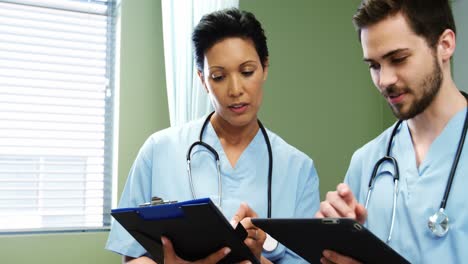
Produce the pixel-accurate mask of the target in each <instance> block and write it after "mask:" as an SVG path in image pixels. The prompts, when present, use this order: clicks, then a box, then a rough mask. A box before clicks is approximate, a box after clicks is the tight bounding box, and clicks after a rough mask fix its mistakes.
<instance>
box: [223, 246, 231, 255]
mask: <svg viewBox="0 0 468 264" xmlns="http://www.w3.org/2000/svg"><path fill="white" fill-rule="evenodd" d="M230 252H231V249H230V248H225V249H224V251H223V253H224V255H227V254H229V253H230Z"/></svg>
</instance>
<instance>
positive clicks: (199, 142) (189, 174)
mask: <svg viewBox="0 0 468 264" xmlns="http://www.w3.org/2000/svg"><path fill="white" fill-rule="evenodd" d="M213 114H214V112H212V113H211V114H209V115H208V117H207V118H206V119H205V122H204V123H203V126H202V128H201V130H200V137H199V140H198V141H196V142H194V143H193V144H192V145H191V146H190V148H189V149H188V151H187V173H188V178H189V184H190V191H191V192H192V198H193V199H195V198H196V195H195V188H194V185H193V181H192V168H191V165H190V161H191V157H190V156H191V154H192V149H193V148H194V147H195V146H198V145H200V146H203V147H205V148H206V149H207V150H208V151H209V152H211V154H213V156H214V158H215V160H216V167H217V172H218V205H219V206H220V207H221V201H222V192H223V190H222V184H221V165H220V164H221V163H220V161H219V154H218V152H217V151H216V150H215V149H214V148H213V147H212V146H210V145H208V144H207V143H205V142H203V140H202V137H203V132H204V131H205V128H206V126H207V125H208V123H209V122H210V118H211V116H212V115H213ZM257 121H258V125H259V127H260V130H261V131H262V134H263V138H265V142H266V145H267V148H268V218H271V181H272V178H273V176H272V169H273V154H272V150H271V144H270V139H269V138H268V134H267V132H266V130H265V128H264V127H263V125H262V123H261V122H260V120H257Z"/></svg>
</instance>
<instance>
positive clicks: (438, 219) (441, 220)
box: [365, 92, 468, 243]
mask: <svg viewBox="0 0 468 264" xmlns="http://www.w3.org/2000/svg"><path fill="white" fill-rule="evenodd" d="M461 93H462V94H463V96H464V97H465V98H466V99H467V101H468V95H467V94H466V93H464V92H461ZM401 123H402V120H399V121H398V122H397V123H396V125H395V127H394V128H393V131H392V135H391V136H390V139H389V141H388V146H387V154H386V155H385V156H384V157H383V158H381V159H379V160H378V161H377V162H376V164H375V166H374V170H373V171H372V176H371V178H370V180H369V190H368V191H367V196H366V204H365V208H366V209H367V206H368V204H369V200H370V196H371V193H372V189H373V188H374V182H375V178H376V176H377V170H378V169H379V167H380V165H381V164H382V163H384V162H386V161H388V162H390V163H391V164H392V165H393V167H394V169H395V173H394V175H393V183H394V186H393V187H394V189H393V208H392V221H391V224H390V230H389V234H388V238H387V243H388V242H390V240H391V238H392V232H393V225H394V223H395V212H396V200H397V195H398V181H399V180H400V172H399V169H398V162H397V160H396V159H395V158H394V157H392V156H391V155H390V152H391V149H392V143H393V138H394V137H395V134H396V132H397V130H398V127H400V125H401ZM467 129H468V107H467V110H466V117H465V123H464V125H463V131H462V134H461V135H460V141H459V142H458V148H457V152H456V154H455V159H454V160H453V164H452V168H451V170H450V175H449V178H448V181H447V186H446V187H445V193H444V197H443V199H442V201H441V203H440V207H439V211H437V212H436V213H434V214H433V215H432V216H430V217H429V220H428V222H427V225H428V227H429V230H430V231H431V232H432V234H434V235H435V236H438V237H443V236H445V235H446V234H447V232H448V230H449V218H448V216H447V215H446V214H445V212H444V211H445V207H446V206H447V200H448V197H449V194H450V189H451V187H452V181H453V178H454V177H455V172H456V170H457V165H458V161H459V159H460V155H461V152H462V149H463V145H464V143H465V137H466V131H467Z"/></svg>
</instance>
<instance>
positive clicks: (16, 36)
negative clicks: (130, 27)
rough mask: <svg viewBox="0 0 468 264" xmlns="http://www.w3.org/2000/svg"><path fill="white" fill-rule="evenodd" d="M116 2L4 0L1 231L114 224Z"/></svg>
mask: <svg viewBox="0 0 468 264" xmlns="http://www.w3.org/2000/svg"><path fill="white" fill-rule="evenodd" d="M115 9H116V8H115V3H114V1H106V0H94V1H92V0H88V1H78V0H47V1H46V0H16V1H13V0H10V1H3V0H0V233H11V232H36V231H40V232H44V231H63V230H95V229H103V228H107V227H108V226H109V225H110V215H109V211H110V207H111V200H112V170H113V166H112V163H113V162H112V157H113V151H112V150H113V127H114V126H113V123H114V122H113V120H114V118H113V117H114V111H113V109H114V54H115V13H116V12H115Z"/></svg>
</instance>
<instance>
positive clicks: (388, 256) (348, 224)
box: [252, 218, 410, 264]
mask: <svg viewBox="0 0 468 264" xmlns="http://www.w3.org/2000/svg"><path fill="white" fill-rule="evenodd" d="M252 223H253V224H254V225H255V226H257V227H259V228H260V229H262V230H263V231H265V232H267V233H268V234H269V235H270V236H272V237H274V238H275V239H276V240H278V241H279V242H280V243H281V244H283V245H284V246H286V247H287V248H289V249H290V250H292V251H294V252H295V253H296V254H298V255H299V256H301V257H302V258H304V259H305V260H307V261H308V262H310V263H320V258H321V257H322V256H323V255H322V252H323V250H324V249H330V250H333V251H336V252H338V253H341V254H343V255H346V256H349V257H352V258H354V259H356V260H358V261H360V262H362V263H382V264H396V263H404V264H407V263H408V264H409V263H410V262H408V261H407V260H406V259H405V258H403V257H402V256H401V255H400V254H398V252H396V251H395V250H393V249H392V248H391V247H389V246H388V245H387V244H386V243H384V242H383V241H382V240H380V238H378V237H377V236H375V235H374V234H373V233H372V232H370V231H369V230H368V229H367V228H365V227H364V226H362V225H361V224H359V223H358V222H356V221H355V220H353V219H350V218H311V219H266V218H252Z"/></svg>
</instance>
